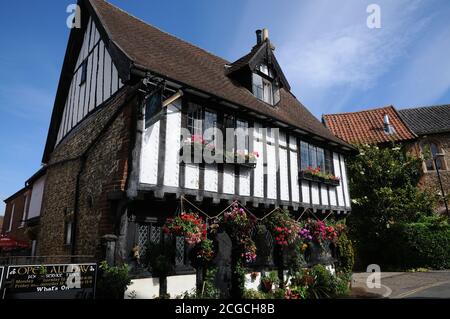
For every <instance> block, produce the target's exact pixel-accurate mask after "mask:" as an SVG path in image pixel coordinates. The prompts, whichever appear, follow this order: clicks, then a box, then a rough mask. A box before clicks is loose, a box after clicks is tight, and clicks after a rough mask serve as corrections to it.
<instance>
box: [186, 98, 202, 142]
mask: <svg viewBox="0 0 450 319" xmlns="http://www.w3.org/2000/svg"><path fill="white" fill-rule="evenodd" d="M202 119H203V116H202V108H201V107H200V106H199V105H196V104H190V105H189V110H188V113H187V129H188V130H189V132H190V133H191V134H192V135H199V136H202V135H203V126H202Z"/></svg>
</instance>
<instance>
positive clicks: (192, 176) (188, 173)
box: [184, 164, 200, 189]
mask: <svg viewBox="0 0 450 319" xmlns="http://www.w3.org/2000/svg"><path fill="white" fill-rule="evenodd" d="M184 174H185V175H184V177H185V182H184V183H185V184H184V186H185V187H186V188H190V189H198V187H199V183H200V182H199V181H200V169H199V168H198V164H186V166H185V169H184Z"/></svg>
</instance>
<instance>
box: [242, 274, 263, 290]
mask: <svg viewBox="0 0 450 319" xmlns="http://www.w3.org/2000/svg"><path fill="white" fill-rule="evenodd" d="M256 274H257V275H256V278H255V279H252V275H251V274H245V288H246V289H255V290H258V287H259V284H260V283H261V273H260V272H256Z"/></svg>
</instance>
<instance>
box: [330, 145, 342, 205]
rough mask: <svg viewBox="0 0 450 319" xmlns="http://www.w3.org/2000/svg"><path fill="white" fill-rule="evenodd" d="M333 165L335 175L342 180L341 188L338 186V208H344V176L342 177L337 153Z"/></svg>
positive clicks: (334, 155)
mask: <svg viewBox="0 0 450 319" xmlns="http://www.w3.org/2000/svg"><path fill="white" fill-rule="evenodd" d="M333 165H334V174H335V175H336V176H337V177H339V178H340V179H341V182H340V184H339V186H336V190H337V200H338V206H339V207H342V206H344V192H343V189H342V176H341V169H340V161H339V155H338V154H337V153H333Z"/></svg>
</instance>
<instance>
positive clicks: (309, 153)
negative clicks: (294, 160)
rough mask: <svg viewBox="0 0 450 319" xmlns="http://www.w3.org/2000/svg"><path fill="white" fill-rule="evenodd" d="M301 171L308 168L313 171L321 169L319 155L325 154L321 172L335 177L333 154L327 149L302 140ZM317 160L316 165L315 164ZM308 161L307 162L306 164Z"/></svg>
mask: <svg viewBox="0 0 450 319" xmlns="http://www.w3.org/2000/svg"><path fill="white" fill-rule="evenodd" d="M299 152H300V171H305V170H306V169H307V168H308V167H311V168H313V169H315V168H317V167H319V165H318V164H319V153H321V154H323V162H322V161H321V162H322V166H320V170H321V171H323V172H325V173H328V174H333V175H335V172H334V165H333V152H332V151H331V150H328V149H326V148H323V147H320V146H316V145H313V144H311V143H308V142H306V141H303V140H300V150H299ZM314 158H315V164H316V165H313V164H314V163H313V162H314V161H313V160H314ZM305 159H306V162H305Z"/></svg>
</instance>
